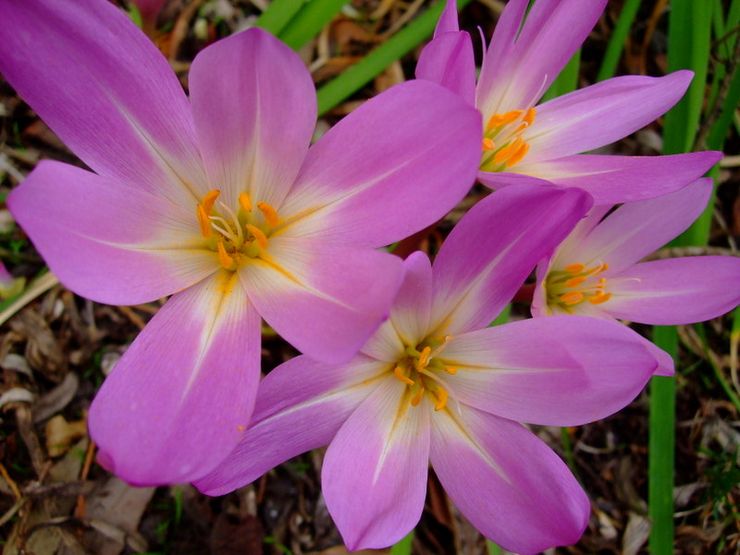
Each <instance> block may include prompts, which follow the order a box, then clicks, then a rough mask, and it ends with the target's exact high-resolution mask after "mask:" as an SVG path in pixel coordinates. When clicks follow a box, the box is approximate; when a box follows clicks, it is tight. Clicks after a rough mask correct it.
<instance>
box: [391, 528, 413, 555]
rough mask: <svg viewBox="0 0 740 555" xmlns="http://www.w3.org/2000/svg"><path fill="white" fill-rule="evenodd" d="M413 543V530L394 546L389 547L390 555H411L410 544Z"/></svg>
mask: <svg viewBox="0 0 740 555" xmlns="http://www.w3.org/2000/svg"><path fill="white" fill-rule="evenodd" d="M413 543H414V532H413V530H412V531H411V532H409V534H408V535H407V536H406V537H405V538H403V539H402V540H401V541H400V542H398V543H397V544H396V545H394V546H393V547H391V555H411V544H413Z"/></svg>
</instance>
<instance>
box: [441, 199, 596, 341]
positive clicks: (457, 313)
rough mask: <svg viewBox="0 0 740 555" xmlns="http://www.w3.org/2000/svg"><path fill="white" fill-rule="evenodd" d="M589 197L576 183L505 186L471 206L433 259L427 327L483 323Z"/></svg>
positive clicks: (457, 329) (446, 329) (458, 329)
mask: <svg viewBox="0 0 740 555" xmlns="http://www.w3.org/2000/svg"><path fill="white" fill-rule="evenodd" d="M589 203H590V198H589V197H588V195H586V194H585V193H582V192H581V191H578V190H576V189H570V190H558V189H554V188H547V187H535V186H518V187H515V186H512V187H507V188H505V189H502V190H500V191H497V192H496V193H494V194H493V195H491V196H490V197H488V198H486V199H485V200H483V201H481V202H479V203H478V204H477V205H476V206H474V207H473V208H472V209H471V210H470V211H469V212H468V213H467V214H466V215H465V217H464V218H463V219H462V220H460V222H459V223H458V224H457V225H456V226H455V228H454V229H453V230H452V233H450V235H449V236H448V237H447V239H446V241H445V242H444V244H443V245H442V248H441V249H440V251H439V254H438V255H437V258H436V259H435V261H434V269H433V274H434V296H433V308H432V320H431V322H432V324H431V326H432V328H434V329H435V330H436V331H435V332H434V333H436V334H438V335H444V334H458V333H462V332H465V331H468V330H473V329H478V328H480V327H484V326H487V325H488V324H489V323H490V322H491V321H492V320H493V319H494V318H495V317H496V315H497V314H498V313H499V312H500V311H501V310H502V309H503V307H504V306H505V305H506V303H508V302H509V301H511V299H512V297H513V296H514V293H516V291H517V289H518V288H519V287H520V286H521V285H522V284H523V283H524V280H525V279H526V278H527V276H528V275H529V273H530V272H531V271H532V269H533V268H534V267H535V265H536V264H537V262H538V261H539V260H540V259H541V258H542V257H544V256H545V255H547V254H548V253H550V252H552V250H553V249H554V248H555V246H556V245H557V244H558V243H559V242H560V241H562V239H563V238H564V237H565V236H566V235H567V234H568V233H569V232H570V231H571V230H572V229H573V226H574V225H575V224H576V223H577V222H578V220H579V219H580V218H581V217H582V216H583V215H584V214H585V212H586V210H587V209H588V208H589Z"/></svg>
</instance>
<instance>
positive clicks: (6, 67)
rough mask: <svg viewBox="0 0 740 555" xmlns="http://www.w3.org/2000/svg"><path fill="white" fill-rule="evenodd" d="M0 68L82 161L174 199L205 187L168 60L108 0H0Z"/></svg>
mask: <svg viewBox="0 0 740 555" xmlns="http://www.w3.org/2000/svg"><path fill="white" fill-rule="evenodd" d="M0 11H1V12H2V14H3V17H2V21H1V22H0V73H2V74H3V76H4V77H5V79H7V80H8V82H9V83H10V84H11V85H12V86H13V87H14V88H15V89H16V91H18V94H20V96H21V97H22V98H23V99H24V100H25V101H26V102H28V103H29V104H30V105H31V107H32V108H33V109H34V110H35V111H36V112H37V113H38V114H39V116H41V118H42V119H43V120H44V121H45V122H46V123H47V124H48V125H49V127H51V128H52V130H53V131H54V132H55V133H56V134H57V135H59V137H60V138H61V139H62V140H63V141H64V142H65V143H66V144H67V146H69V148H70V149H72V150H73V151H74V153H75V154H77V156H79V157H80V158H81V159H82V160H83V161H84V162H85V163H86V164H87V165H88V166H90V167H91V168H92V169H93V170H94V171H96V172H97V173H99V174H101V175H105V176H108V177H113V178H117V179H120V180H122V181H125V182H129V183H132V184H135V185H136V186H138V187H141V188H142V189H145V190H147V191H149V192H152V193H156V194H158V195H162V196H165V197H167V198H168V199H170V200H173V201H177V202H181V203H183V204H184V205H187V204H188V203H190V202H192V201H193V200H195V199H197V198H198V197H199V196H200V195H201V194H202V193H203V192H205V191H204V190H201V189H200V187H205V175H204V173H203V170H202V168H201V161H200V154H199V152H198V149H197V146H196V141H195V133H194V131H193V123H192V117H191V114H190V105H189V104H188V101H187V98H186V96H185V93H184V92H183V90H182V87H181V86H180V83H179V81H178V80H177V77H176V76H175V74H174V73H173V71H172V69H171V68H170V65H169V64H168V63H167V60H166V59H165V58H164V56H162V54H161V53H160V52H159V51H158V50H157V48H156V47H155V46H154V44H152V42H151V41H150V40H149V39H148V38H147V37H146V36H145V35H144V34H143V33H142V32H141V31H140V30H139V29H137V28H136V26H135V25H134V24H133V23H132V22H131V21H130V20H129V18H128V17H126V15H125V14H124V13H123V12H121V11H120V10H119V9H117V8H116V7H115V6H113V5H111V4H110V3H109V2H101V1H99V0H55V1H54V2H47V1H44V0H28V1H25V0H24V1H23V2H16V1H14V0H0Z"/></svg>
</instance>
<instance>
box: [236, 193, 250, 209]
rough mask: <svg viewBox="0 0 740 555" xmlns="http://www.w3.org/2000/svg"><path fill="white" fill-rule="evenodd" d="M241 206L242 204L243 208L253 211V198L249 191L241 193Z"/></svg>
mask: <svg viewBox="0 0 740 555" xmlns="http://www.w3.org/2000/svg"><path fill="white" fill-rule="evenodd" d="M239 206H241V207H242V210H244V211H245V212H251V211H252V199H250V198H249V195H248V194H247V193H239Z"/></svg>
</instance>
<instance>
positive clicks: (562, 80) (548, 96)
mask: <svg viewBox="0 0 740 555" xmlns="http://www.w3.org/2000/svg"><path fill="white" fill-rule="evenodd" d="M580 68H581V51H580V50H577V51H576V53H575V54H573V57H572V58H571V59H570V60H569V61H568V63H567V64H565V67H564V68H563V71H561V72H560V75H558V78H557V79H555V81H553V82H552V85H550V88H549V89H547V92H546V93H545V95H544V96H543V97H542V102H546V101H548V100H552V99H553V98H556V97H558V96H563V95H564V94H566V93H569V92H571V91H574V90H576V89H577V88H578V71H579V70H580Z"/></svg>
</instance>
